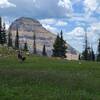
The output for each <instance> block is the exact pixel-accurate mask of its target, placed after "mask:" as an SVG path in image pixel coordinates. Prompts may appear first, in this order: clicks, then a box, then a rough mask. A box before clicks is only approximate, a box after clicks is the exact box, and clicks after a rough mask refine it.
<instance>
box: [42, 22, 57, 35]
mask: <svg viewBox="0 0 100 100" xmlns="http://www.w3.org/2000/svg"><path fill="white" fill-rule="evenodd" d="M43 27H45V28H46V29H47V30H48V31H50V32H52V33H57V30H58V29H57V28H56V27H52V26H50V25H45V24H43Z"/></svg>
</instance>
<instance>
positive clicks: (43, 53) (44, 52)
mask: <svg viewBox="0 0 100 100" xmlns="http://www.w3.org/2000/svg"><path fill="white" fill-rule="evenodd" d="M42 55H43V56H47V53H46V47H45V45H43V51H42Z"/></svg>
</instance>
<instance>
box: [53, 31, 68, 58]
mask: <svg viewBox="0 0 100 100" xmlns="http://www.w3.org/2000/svg"><path fill="white" fill-rule="evenodd" d="M66 49H67V46H66V42H65V40H64V39H63V32H62V31H61V33H60V36H59V34H58V35H57V38H56V40H55V42H54V45H53V56H54V57H63V58H65V57H66Z"/></svg>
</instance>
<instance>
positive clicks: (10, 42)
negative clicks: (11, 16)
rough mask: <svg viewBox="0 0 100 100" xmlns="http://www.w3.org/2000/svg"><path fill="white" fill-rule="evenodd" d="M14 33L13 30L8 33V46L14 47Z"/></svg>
mask: <svg viewBox="0 0 100 100" xmlns="http://www.w3.org/2000/svg"><path fill="white" fill-rule="evenodd" d="M12 46H13V45H12V34H11V32H10V31H9V33H8V47H12Z"/></svg>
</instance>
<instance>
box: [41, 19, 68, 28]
mask: <svg viewBox="0 0 100 100" xmlns="http://www.w3.org/2000/svg"><path fill="white" fill-rule="evenodd" d="M40 23H41V24H45V25H50V26H55V27H57V26H66V25H68V23H67V22H65V21H62V20H59V19H58V20H57V19H52V18H51V19H42V20H40Z"/></svg>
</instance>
